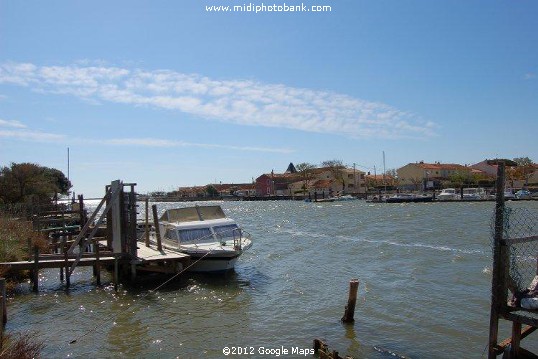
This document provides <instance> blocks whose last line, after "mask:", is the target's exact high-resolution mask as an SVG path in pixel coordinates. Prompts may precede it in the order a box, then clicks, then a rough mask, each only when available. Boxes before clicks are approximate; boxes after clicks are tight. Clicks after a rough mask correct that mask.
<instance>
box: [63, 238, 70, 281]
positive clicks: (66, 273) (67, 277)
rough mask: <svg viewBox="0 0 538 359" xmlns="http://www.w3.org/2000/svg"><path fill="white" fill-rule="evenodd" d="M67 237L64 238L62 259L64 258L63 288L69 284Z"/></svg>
mask: <svg viewBox="0 0 538 359" xmlns="http://www.w3.org/2000/svg"><path fill="white" fill-rule="evenodd" d="M68 248H69V247H68V244H67V239H65V240H64V260H65V289H69V286H70V285H71V269H70V267H69V258H68V254H67V250H68Z"/></svg>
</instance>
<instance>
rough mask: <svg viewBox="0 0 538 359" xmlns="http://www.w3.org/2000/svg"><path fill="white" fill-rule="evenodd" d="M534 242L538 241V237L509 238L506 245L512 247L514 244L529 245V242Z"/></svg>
mask: <svg viewBox="0 0 538 359" xmlns="http://www.w3.org/2000/svg"><path fill="white" fill-rule="evenodd" d="M534 241H538V236H530V237H521V238H509V239H506V244H508V245H509V246H511V245H513V244H519V243H527V242H534Z"/></svg>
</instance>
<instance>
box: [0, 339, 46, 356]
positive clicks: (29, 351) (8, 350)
mask: <svg viewBox="0 0 538 359" xmlns="http://www.w3.org/2000/svg"><path fill="white" fill-rule="evenodd" d="M44 347H45V344H44V342H43V341H41V340H38V339H36V334H35V333H25V334H17V335H16V336H14V337H12V336H11V335H6V336H5V337H4V338H3V341H2V347H1V348H2V349H1V350H0V359H31V358H39V357H40V356H41V355H40V354H41V351H42V350H43V348H44Z"/></svg>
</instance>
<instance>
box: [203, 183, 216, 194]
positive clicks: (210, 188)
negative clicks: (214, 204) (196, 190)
mask: <svg viewBox="0 0 538 359" xmlns="http://www.w3.org/2000/svg"><path fill="white" fill-rule="evenodd" d="M205 192H206V193H207V195H208V196H209V197H218V196H219V191H217V189H216V188H215V186H213V185H211V184H208V185H207V186H205Z"/></svg>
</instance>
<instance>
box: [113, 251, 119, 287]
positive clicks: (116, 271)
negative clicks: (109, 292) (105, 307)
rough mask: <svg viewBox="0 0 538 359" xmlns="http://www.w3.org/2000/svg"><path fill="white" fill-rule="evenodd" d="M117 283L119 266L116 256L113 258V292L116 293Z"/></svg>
mask: <svg viewBox="0 0 538 359" xmlns="http://www.w3.org/2000/svg"><path fill="white" fill-rule="evenodd" d="M118 281H119V264H118V255H115V256H114V291H116V292H117V291H118Z"/></svg>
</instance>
